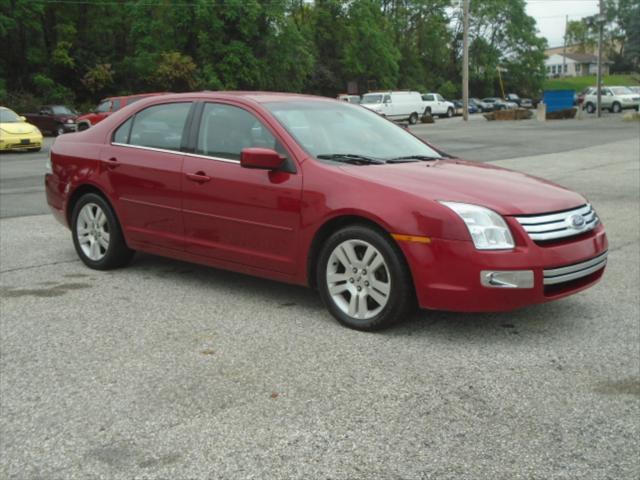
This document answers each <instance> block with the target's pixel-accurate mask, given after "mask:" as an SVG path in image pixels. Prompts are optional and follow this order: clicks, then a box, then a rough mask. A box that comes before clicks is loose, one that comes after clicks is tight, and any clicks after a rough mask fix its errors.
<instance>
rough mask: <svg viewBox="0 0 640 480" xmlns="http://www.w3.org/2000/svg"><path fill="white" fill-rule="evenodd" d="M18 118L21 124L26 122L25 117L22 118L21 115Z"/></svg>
mask: <svg viewBox="0 0 640 480" xmlns="http://www.w3.org/2000/svg"><path fill="white" fill-rule="evenodd" d="M19 118H20V121H21V122H26V121H27V117H24V116H22V115H20V117H19Z"/></svg>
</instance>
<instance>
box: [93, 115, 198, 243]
mask: <svg viewBox="0 0 640 480" xmlns="http://www.w3.org/2000/svg"><path fill="white" fill-rule="evenodd" d="M191 107H192V103H191V102H172V103H163V104H159V105H153V106H150V107H147V108H145V109H144V110H141V111H139V112H137V113H136V114H135V115H134V116H133V117H131V118H129V119H128V120H127V121H126V122H124V123H123V124H121V125H120V127H119V128H118V129H116V130H115V132H114V134H113V137H112V142H111V144H110V145H109V146H107V147H106V148H104V149H103V151H102V154H101V160H102V161H103V165H104V167H105V171H106V172H107V175H108V177H109V182H110V185H111V189H112V196H114V197H115V199H116V203H117V206H118V213H119V215H120V221H121V223H122V227H123V229H124V230H125V233H126V236H127V238H128V239H130V240H133V241H135V242H141V243H146V244H150V245H154V246H159V247H164V248H170V249H174V250H183V249H184V238H183V237H184V231H183V223H182V213H181V208H182V201H181V179H182V162H183V159H184V157H183V154H182V152H181V151H180V150H181V147H182V143H183V140H184V141H186V135H185V131H186V130H187V129H188V126H187V123H188V122H187V120H188V118H189V112H190V110H191Z"/></svg>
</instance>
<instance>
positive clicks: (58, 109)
mask: <svg viewBox="0 0 640 480" xmlns="http://www.w3.org/2000/svg"><path fill="white" fill-rule="evenodd" d="M51 110H53V114H54V115H75V112H74V111H73V110H71V109H70V108H68V107H65V106H64V105H54V106H53V107H51Z"/></svg>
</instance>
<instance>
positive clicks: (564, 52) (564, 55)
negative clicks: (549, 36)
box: [561, 15, 569, 77]
mask: <svg viewBox="0 0 640 480" xmlns="http://www.w3.org/2000/svg"><path fill="white" fill-rule="evenodd" d="M568 26H569V15H567V16H566V17H565V19H564V46H563V47H562V75H561V76H562V77H564V76H565V73H566V71H567V28H568Z"/></svg>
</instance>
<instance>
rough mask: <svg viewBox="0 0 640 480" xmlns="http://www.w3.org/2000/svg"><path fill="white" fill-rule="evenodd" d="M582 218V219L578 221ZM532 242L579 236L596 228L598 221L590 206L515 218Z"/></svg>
mask: <svg viewBox="0 0 640 480" xmlns="http://www.w3.org/2000/svg"><path fill="white" fill-rule="evenodd" d="M580 217H582V219H580ZM515 219H516V220H517V221H518V223H520V225H522V228H524V230H525V232H527V233H528V234H529V237H530V238H531V240H533V241H534V242H544V241H548V240H557V239H559V238H566V237H572V236H574V235H580V234H582V233H585V232H588V231H590V230H593V229H594V228H596V226H597V225H598V223H599V222H600V220H599V219H598V216H597V215H596V212H595V211H594V210H593V208H592V207H591V205H589V204H587V205H583V206H582V207H579V208H574V209H572V210H567V211H564V212H556V213H549V214H545V215H526V216H519V217H515Z"/></svg>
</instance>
